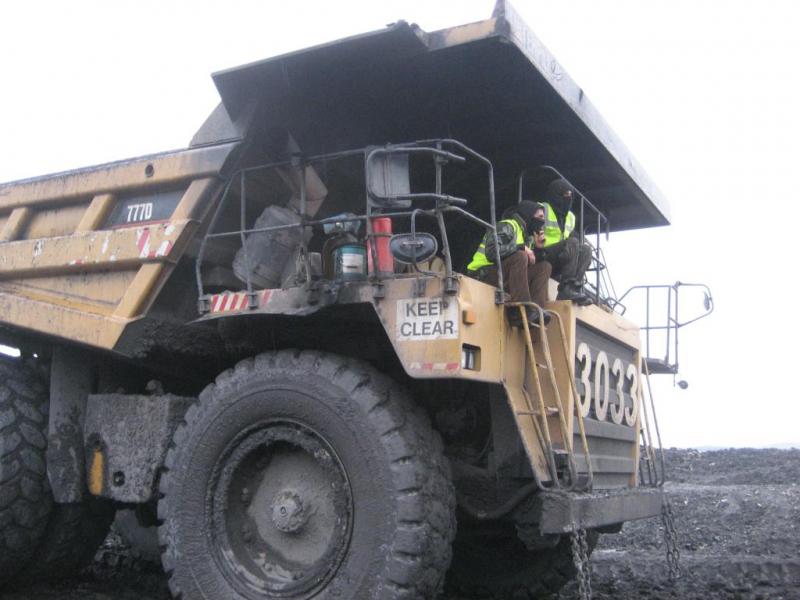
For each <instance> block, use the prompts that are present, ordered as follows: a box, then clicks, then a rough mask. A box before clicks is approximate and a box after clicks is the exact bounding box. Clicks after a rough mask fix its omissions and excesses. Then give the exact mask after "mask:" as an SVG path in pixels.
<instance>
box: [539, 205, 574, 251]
mask: <svg viewBox="0 0 800 600" xmlns="http://www.w3.org/2000/svg"><path fill="white" fill-rule="evenodd" d="M543 204H544V210H545V217H544V247H545V248H547V247H548V246H552V245H553V244H557V243H558V242H560V241H562V240H565V239H567V238H568V237H569V236H570V234H571V233H572V231H573V230H574V229H575V213H573V212H572V211H569V212H568V213H567V222H566V223H565V224H564V231H563V232H562V231H561V227H560V226H559V224H558V217H556V211H554V210H553V207H552V206H550V205H549V204H548V203H547V202H544V203H543Z"/></svg>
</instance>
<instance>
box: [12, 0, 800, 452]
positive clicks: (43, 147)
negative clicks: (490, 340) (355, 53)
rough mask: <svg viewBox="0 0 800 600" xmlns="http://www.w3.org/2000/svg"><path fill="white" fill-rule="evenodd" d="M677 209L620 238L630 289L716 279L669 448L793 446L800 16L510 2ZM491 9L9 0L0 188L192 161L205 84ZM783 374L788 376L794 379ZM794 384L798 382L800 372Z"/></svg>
mask: <svg viewBox="0 0 800 600" xmlns="http://www.w3.org/2000/svg"><path fill="white" fill-rule="evenodd" d="M514 5H515V7H516V9H517V10H518V12H519V13H521V15H522V16H523V18H524V19H525V20H526V21H527V23H528V24H529V25H530V27H531V28H532V29H533V30H534V32H536V34H537V35H538V36H539V37H540V38H541V39H542V40H543V41H544V43H545V44H546V45H547V46H548V47H549V48H550V50H551V51H552V52H553V53H554V54H555V56H556V58H557V59H558V60H559V62H560V63H561V65H562V66H563V67H564V68H565V69H566V71H567V72H568V73H569V74H570V75H571V76H572V78H573V79H574V80H575V81H576V82H577V83H578V84H579V85H580V86H582V88H583V89H584V90H585V92H586V94H587V95H588V96H589V98H590V99H591V100H592V102H593V103H594V104H595V105H596V106H597V108H598V109H599V110H600V112H601V113H602V114H603V116H604V117H605V118H606V120H607V121H608V123H610V125H611V127H612V128H613V129H614V130H615V131H616V132H617V134H618V135H619V136H620V137H621V139H622V140H623V141H624V142H625V144H626V145H627V146H628V147H629V149H630V150H631V151H632V153H633V154H634V155H635V156H636V157H637V159H638V160H639V162H640V163H641V164H642V165H643V166H644V168H645V170H646V171H647V172H648V173H649V175H650V177H651V178H652V179H653V180H654V181H655V182H656V184H657V185H658V186H659V187H660V188H661V190H662V191H663V192H664V194H665V196H666V197H667V199H668V200H669V202H670V205H671V209H672V221H673V225H672V227H669V228H662V229H657V230H647V231H645V232H632V233H626V234H618V235H614V236H612V239H611V241H610V243H609V244H608V245H607V248H608V251H609V262H610V269H611V273H612V275H613V278H614V282H615V284H616V287H617V289H618V291H620V290H624V289H626V288H627V287H628V286H630V285H634V284H637V283H671V282H674V281H676V280H682V281H699V282H705V283H707V284H708V285H709V286H711V288H712V290H713V292H714V299H715V301H716V304H717V310H716V312H715V313H714V315H713V316H712V317H710V318H709V319H706V320H704V321H701V322H699V323H697V324H696V325H694V326H692V327H689V328H687V329H685V330H684V331H683V332H682V334H681V336H682V337H681V345H682V349H681V356H680V358H681V375H682V377H683V378H685V379H686V380H687V381H688V382H689V384H690V385H689V388H688V389H687V390H679V389H678V388H673V387H672V381H671V379H668V380H664V381H662V382H661V384H659V385H658V388H657V397H656V400H657V403H658V408H659V415H660V417H661V424H662V431H663V434H664V438H665V441H666V442H667V444H669V445H679V446H727V445H731V446H745V445H766V444H779V443H790V442H800V434H798V433H797V429H798V422H800V406H799V405H800V398H798V392H797V390H798V387H799V386H798V385H795V384H793V383H792V382H791V381H790V380H787V379H786V378H787V377H789V379H791V377H790V376H791V374H792V373H793V372H794V369H795V368H796V365H797V364H798V360H799V359H800V357H798V355H797V346H798V344H797V340H796V334H797V332H798V327H797V326H796V325H795V312H794V305H795V303H796V299H797V296H796V294H797V291H796V288H797V286H796V284H795V272H796V266H795V246H796V245H795V244H794V243H793V242H792V237H793V225H794V224H795V223H797V221H798V217H800V210H799V209H798V200H797V192H796V190H795V186H794V185H793V183H794V181H793V179H792V177H791V175H792V174H793V173H795V172H797V169H798V167H797V164H796V163H797V161H798V159H800V153H799V152H798V150H797V147H798V144H800V119H799V118H798V106H800V98H798V91H800V69H798V65H797V61H798V57H800V36H798V35H797V34H796V31H797V28H798V26H800V19H798V16H799V15H800V8H798V6H800V5H798V4H797V3H796V2H791V1H785V2H780V1H778V0H772V1H771V2H756V1H738V2H737V1H733V0H728V1H726V2H719V1H715V0H669V1H658V2H647V1H643V0H635V1H633V0H631V1H622V0H614V1H601V0H587V1H577V0H549V1H544V0H528V1H524V0H518V2H516V3H515V4H514ZM492 7H493V2H492V1H491V0H481V1H477V0H475V1H459V2H442V1H439V2H433V1H431V0H426V1H403V2H401V1H386V0H384V1H382V2H376V1H374V0H372V1H364V2H346V1H341V0H340V1H337V2H331V1H327V2H326V1H322V0H320V1H315V2H302V1H297V0H296V1H294V2H280V3H278V2H266V1H261V2H245V1H240V2H237V1H235V0H229V1H228V2H225V3H222V2H213V3H212V2H200V1H197V0H195V1H192V2H189V1H184V2H167V1H164V0H161V1H158V2H154V1H141V0H140V1H137V2H122V1H117V2H108V1H102V2H100V1H98V2H90V1H81V0H72V1H71V2H55V1H53V2H36V1H28V2H13V3H11V2H4V3H2V4H1V5H0V23H2V25H3V26H2V33H0V70H1V71H2V93H0V181H9V180H13V179H19V178H23V177H29V176H35V175H41V174H44V173H48V172H53V171H60V170H65V169H70V168H75V167H80V166H85V165H90V164H96V163H102V162H107V161H110V160H116V159H121V158H127V157H130V156H136V155H141V154H147V153H151V152H156V151H161V150H167V149H172V148H179V147H182V146H185V145H186V144H187V143H188V142H189V140H190V138H191V137H192V135H193V134H194V132H195V131H196V129H197V128H198V127H199V126H200V124H201V123H202V122H203V120H204V119H205V117H206V116H207V115H208V113H209V112H210V111H211V110H212V108H213V107H214V106H215V105H216V103H217V102H218V97H217V94H216V90H215V88H214V86H213V84H212V82H211V79H210V77H209V75H210V73H211V72H213V71H215V70H219V69H222V68H226V67H230V66H234V65H237V64H242V63H246V62H249V61H253V60H258V59H261V58H265V57H268V56H272V55H275V54H278V53H282V52H286V51H290V50H294V49H299V48H302V47H306V46H309V45H312V44H316V43H321V42H326V41H330V40H333V39H337V38H340V37H343V36H347V35H351V34H356V33H362V32H365V31H370V30H374V29H379V28H381V27H383V26H384V25H385V24H387V23H390V22H393V21H396V20H398V19H405V20H407V21H410V22H416V23H418V24H419V25H420V26H421V27H422V28H423V29H425V30H428V31H430V30H435V29H438V28H442V27H448V26H452V25H457V24H462V23H467V22H470V21H476V20H482V19H485V18H487V17H488V16H489V15H490V14H491V10H492ZM793 348H794V350H793ZM787 369H788V370H787ZM799 371H800V370H799Z"/></svg>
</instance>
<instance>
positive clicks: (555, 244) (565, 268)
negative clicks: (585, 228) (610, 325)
mask: <svg viewBox="0 0 800 600" xmlns="http://www.w3.org/2000/svg"><path fill="white" fill-rule="evenodd" d="M575 195H576V194H575V190H574V189H573V188H572V186H571V185H570V184H569V183H567V182H566V181H564V180H563V179H556V180H555V181H552V182H550V184H549V185H548V186H547V190H546V191H545V196H544V202H542V205H543V206H544V210H545V219H544V220H545V222H544V244H543V245H542V247H537V248H535V253H536V259H537V263H541V262H544V261H546V262H547V263H550V264H551V265H552V275H553V278H554V279H557V280H558V296H557V297H556V300H572V301H573V302H576V303H578V304H589V303H591V300H590V299H589V297H588V296H587V295H586V294H584V292H583V278H584V275H585V274H586V269H588V268H589V265H590V264H591V262H592V249H591V247H590V246H589V245H588V244H587V243H585V242H583V243H582V242H581V240H580V236H578V235H572V233H573V231H574V229H575V213H573V212H572V201H573V200H574V198H575Z"/></svg>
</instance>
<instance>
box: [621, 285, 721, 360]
mask: <svg viewBox="0 0 800 600" xmlns="http://www.w3.org/2000/svg"><path fill="white" fill-rule="evenodd" d="M681 288H700V289H702V290H703V291H704V294H705V298H706V302H707V304H706V305H705V309H706V310H705V312H704V313H703V314H701V315H699V316H697V317H694V318H692V319H689V320H687V321H681V320H680V304H679V299H680V289H681ZM636 290H644V292H645V324H644V326H643V327H641V329H642V331H644V332H645V354H646V358H647V359H654V358H655V357H653V356H652V355H651V352H650V349H651V332H654V331H666V340H665V353H664V361H663V362H664V364H665V365H666V366H667V367H669V368H670V369H672V370H674V371H677V368H678V364H679V362H678V350H679V339H678V333H679V331H680V329H681V328H682V327H686V326H687V325H690V324H692V323H694V322H696V321H699V320H700V319H704V318H706V317H707V316H709V315H710V314H711V313H713V312H714V299H713V296H712V295H711V290H710V289H709V287H708V286H707V285H706V284H704V283H683V282H681V281H676V282H675V283H673V284H654V285H635V286H633V287H630V288H628V290H626V291H625V293H624V294H622V296H620V297H619V299H618V300H617V304H616V306H615V308H616V307H621V310H619V313H620V314H621V315H624V314H625V312H626V310H627V307H626V306H625V305H624V304H623V301H624V300H625V299H626V298H627V297H628V295H629V294H631V293H632V292H634V291H636ZM654 290H666V291H667V318H666V324H665V325H653V324H652V323H651V314H650V313H651V311H650V307H651V292H652V291H654ZM670 359H672V361H671V360H670Z"/></svg>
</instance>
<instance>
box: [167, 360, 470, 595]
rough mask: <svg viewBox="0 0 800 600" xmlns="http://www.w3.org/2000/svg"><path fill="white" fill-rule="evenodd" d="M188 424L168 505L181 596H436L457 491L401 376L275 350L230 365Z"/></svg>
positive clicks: (170, 550)
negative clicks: (401, 384)
mask: <svg viewBox="0 0 800 600" xmlns="http://www.w3.org/2000/svg"><path fill="white" fill-rule="evenodd" d="M185 421H186V422H185V424H184V425H182V426H181V427H179V428H178V430H177V431H176V433H175V437H174V440H173V441H174V444H173V447H172V448H171V450H170V452H169V454H168V456H167V460H166V469H165V472H164V474H163V476H162V478H161V488H160V489H161V493H162V499H161V500H160V502H159V505H158V512H159V518H160V519H161V520H162V522H163V524H162V525H161V527H160V528H159V537H160V540H161V545H162V547H165V551H164V554H163V556H162V561H163V565H164V568H165V570H166V571H167V573H168V574H169V575H170V582H169V583H170V588H171V590H172V593H173V594H175V595H176V597H181V598H184V599H185V600H195V599H197V600H199V599H201V598H231V599H240V598H241V599H243V598H247V599H251V598H252V599H256V598H257V599H260V600H263V599H265V598H282V599H288V598H291V599H293V600H294V599H301V598H302V599H305V598H311V597H314V598H315V599H319V600H324V599H332V598H335V599H337V600H347V599H353V600H355V599H358V600H362V599H371V598H375V599H378V598H380V599H382V600H395V599H400V598H408V599H411V598H414V599H424V598H435V597H436V595H437V593H438V592H439V590H440V588H441V586H442V583H443V578H444V573H445V571H446V569H447V566H448V564H449V562H450V553H451V542H452V540H453V537H454V535H455V514H454V510H455V496H454V492H453V487H452V484H451V483H450V478H449V467H448V464H447V462H446V460H445V459H444V457H443V455H442V446H441V441H440V440H439V437H438V435H437V434H436V433H435V432H434V431H433V429H432V428H431V426H430V423H429V422H428V420H427V416H426V415H425V414H424V413H423V412H422V411H421V410H420V409H419V408H418V407H417V406H415V405H414V404H413V402H412V401H411V400H410V398H409V397H408V396H407V395H406V394H405V393H404V392H403V391H402V390H401V389H400V388H399V387H398V386H397V384H396V383H395V382H393V381H391V380H390V379H388V378H386V377H385V376H383V375H381V374H379V373H378V372H376V371H375V370H374V369H372V368H370V367H368V366H367V365H365V364H363V363H360V362H357V361H353V360H349V359H345V358H342V357H337V356H331V355H326V354H322V353H318V352H291V351H282V352H276V353H267V354H262V355H260V356H258V357H256V358H254V359H248V360H245V361H243V362H241V363H240V364H239V365H237V366H236V368H235V369H232V370H230V371H227V372H225V373H223V374H222V375H220V376H219V377H218V378H217V381H216V383H214V384H212V385H210V386H209V387H208V388H206V390H205V391H204V392H203V393H202V394H201V395H200V399H199V402H198V403H197V404H195V405H194V406H192V407H191V408H190V409H189V411H188V412H187V414H186V419H185Z"/></svg>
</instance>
